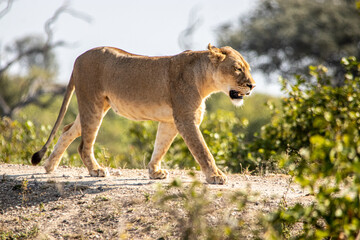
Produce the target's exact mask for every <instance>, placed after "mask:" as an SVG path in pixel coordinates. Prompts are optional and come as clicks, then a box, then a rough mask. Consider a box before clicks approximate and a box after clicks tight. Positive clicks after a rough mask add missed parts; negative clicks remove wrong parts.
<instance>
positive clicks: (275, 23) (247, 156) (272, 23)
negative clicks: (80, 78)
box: [0, 0, 360, 239]
mask: <svg viewBox="0 0 360 240" xmlns="http://www.w3.org/2000/svg"><path fill="white" fill-rule="evenodd" d="M359 8H360V3H359V1H352V0H348V1H335V0H325V1H310V0H309V1H299V0H294V1H285V0H263V1H259V3H258V6H257V8H256V9H255V10H254V11H253V12H251V13H249V15H248V16H244V17H242V18H241V19H240V20H239V23H238V24H237V25H233V24H225V25H222V26H221V27H220V28H219V32H218V34H219V45H231V46H233V47H235V48H237V49H238V50H239V51H240V52H242V53H244V55H245V56H246V58H247V59H249V62H250V64H251V65H254V68H255V66H256V67H257V68H259V70H260V71H262V72H263V73H265V74H270V75H271V76H274V75H275V74H276V75H277V76H279V75H281V76H283V77H280V83H281V85H282V96H281V97H274V96H269V95H266V94H254V95H253V96H251V97H249V98H247V99H246V101H245V105H244V106H243V107H242V108H237V109H236V108H234V107H233V106H231V103H230V101H229V100H228V99H227V98H226V96H224V95H221V94H217V95H215V96H213V97H211V98H210V99H208V101H207V109H208V111H207V114H206V116H205V119H204V121H203V123H202V127H201V129H202V132H203V134H204V137H205V140H206V142H207V143H208V146H209V148H210V150H211V152H212V153H213V154H214V157H215V159H216V160H217V164H218V165H219V166H220V167H221V168H222V169H225V170H226V171H227V172H233V173H239V172H246V173H253V174H264V173H268V172H282V173H286V174H289V175H291V176H292V179H293V181H294V182H296V183H298V184H300V185H301V186H302V187H303V188H304V189H306V190H308V191H309V192H310V194H311V195H312V196H314V199H315V200H314V202H313V204H311V205H308V206H303V205H301V204H296V205H294V206H288V205H287V203H286V199H284V201H283V202H282V203H280V204H279V207H278V209H276V210H275V211H274V212H272V213H270V214H268V215H266V216H263V218H262V221H260V223H259V225H261V231H263V233H266V234H265V235H259V238H267V239H360V231H359V229H360V220H359V219H360V128H359V126H360V112H359V108H360V62H359V59H360V28H359V24H358V23H359V20H360V13H359ZM0 20H1V19H0ZM25 40H26V41H25ZM19 41H20V40H16V41H14V45H13V46H12V47H9V48H8V51H9V56H21V57H20V58H19V61H17V62H16V64H19V65H21V66H25V67H24V68H22V69H23V72H22V73H21V74H20V73H19V74H14V73H13V72H10V71H8V69H7V67H6V66H7V65H6V64H5V65H2V66H0V70H2V69H4V71H0V86H1V87H0V101H1V102H2V104H0V106H1V110H0V112H1V115H2V119H1V123H0V131H1V135H0V161H1V162H5V163H25V164H28V163H30V157H31V154H32V153H33V152H34V151H36V150H37V149H38V148H39V146H41V145H42V143H43V142H44V141H46V138H47V136H48V134H49V131H50V130H51V125H52V124H53V122H54V121H55V118H56V114H57V111H58V109H59V105H60V102H61V97H55V96H56V95H57V94H58V93H60V92H61V87H58V88H56V87H53V89H48V90H47V91H45V90H41V89H40V90H39V89H38V90H34V88H35V87H34V82H38V83H39V82H41V81H43V82H44V81H45V82H49V86H50V85H51V86H56V85H54V84H53V83H52V82H51V79H52V76H53V74H56V64H55V62H54V59H55V56H53V55H52V54H51V47H50V48H47V49H50V50H49V52H45V53H44V52H41V51H40V52H31V51H30V50H26V51H25V50H24V49H32V48H33V47H34V46H37V44H40V45H41V44H42V46H44V44H48V46H50V45H51V44H50V42H51V41H44V40H41V38H40V39H39V38H24V39H22V41H21V44H20V43H19ZM34 42H35V43H36V44H35V45H34ZM49 44H50V45H49ZM53 45H54V44H53ZM53 45H51V46H53ZM55 45H56V44H55ZM55 45H54V46H53V47H55ZM14 46H16V47H14ZM25 47H26V48H25ZM29 52H30V53H29ZM24 53H27V54H24ZM22 54H23V56H22ZM34 54H35V55H36V54H39V56H42V57H40V58H39V57H36V58H35V57H34V56H35V55H34ZM14 59H16V58H14ZM254 63H259V64H254ZM14 64H15V63H14ZM39 79H40V80H39ZM38 83H37V85H36V84H35V86H39V84H38ZM19 86H23V87H22V88H19ZM35 93H36V94H35ZM27 98H29V99H30V100H32V99H35V100H34V101H32V102H31V103H32V104H24V101H25V100H24V99H27ZM29 99H28V101H27V102H29V101H30V100H29ZM4 102H5V104H4ZM25 102H26V101H25ZM4 106H5V107H4ZM6 106H7V107H6ZM9 109H10V110H9ZM11 109H15V110H14V111H12V110H11ZM75 116H76V100H73V102H72V103H71V106H70V109H69V111H68V113H67V115H66V118H65V120H64V122H71V121H72V120H73V119H74V118H75ZM156 126H157V124H156V123H153V122H131V121H127V120H125V119H123V118H119V117H118V116H115V114H114V113H112V112H109V113H108V115H107V116H106V118H105V120H104V122H103V124H102V127H101V130H100V133H99V137H98V140H97V143H98V144H96V149H95V156H96V158H97V159H98V160H99V162H100V163H101V164H102V165H104V166H108V167H114V168H119V167H120V168H144V167H145V166H146V165H147V162H148V161H149V159H150V156H151V151H152V148H153V142H154V139H155V133H156ZM77 144H78V143H76V142H75V143H73V144H72V147H71V148H70V149H69V150H68V152H67V154H66V155H65V156H64V159H63V161H62V164H66V165H72V166H80V165H81V160H80V158H79V156H78V155H77V153H76V147H77ZM49 152H50V151H49ZM164 164H165V166H167V168H187V169H188V168H197V167H198V166H197V164H196V163H195V161H194V159H193V157H192V156H191V154H190V153H189V151H188V150H187V147H186V146H185V144H184V142H183V141H182V139H181V138H180V137H177V138H176V140H175V141H174V143H173V144H172V147H171V148H170V150H169V152H168V153H167V155H166V157H165V161H164ZM170 187H171V188H178V189H179V190H178V191H180V192H182V193H181V194H179V195H168V194H169V193H167V192H166V189H165V190H164V189H160V190H159V192H158V196H157V198H158V201H160V202H162V203H166V202H168V201H178V202H180V204H182V206H183V208H184V209H185V211H188V212H189V214H188V215H187V217H188V218H186V219H180V220H179V221H181V222H182V223H184V226H189V221H194V222H193V224H194V226H199V227H198V228H197V229H194V228H191V227H189V228H188V229H187V231H188V232H186V233H184V234H187V235H184V239H194V237H193V236H195V235H196V236H197V235H198V234H202V235H203V236H204V239H236V237H238V236H242V233H243V232H242V231H243V229H242V227H241V226H242V225H240V227H239V226H238V227H229V226H227V225H224V228H223V229H221V230H219V231H220V232H221V231H223V232H224V234H222V235H221V236H212V235H209V234H210V233H209V232H208V231H207V227H209V226H207V225H206V224H205V223H204V222H201V221H200V222H199V221H198V219H196V218H191V216H192V215H191V214H192V213H193V212H192V209H193V208H194V206H193V205H191V204H198V205H197V206H198V208H197V210H198V211H199V212H198V214H199V216H203V215H204V214H205V213H202V212H201V209H202V207H204V206H206V202H202V201H206V199H207V197H205V195H206V190H204V188H203V186H201V184H200V183H198V182H196V181H194V182H193V185H191V186H188V187H187V188H186V187H184V186H183V185H181V183H178V182H174V183H173V185H171V186H170ZM195 188H196V189H200V190H196V191H195V190H194V189H195ZM186 191H190V192H186ZM199 192H200V193H199ZM199 194H200V195H199ZM201 194H203V195H201ZM199 196H200V197H199ZM199 199H200V200H199ZM234 201H237V203H238V204H240V207H239V209H242V208H243V207H244V206H245V205H246V198H245V197H244V196H243V195H241V199H240V200H239V199H237V200H236V199H235V200H234ZM199 219H201V218H199ZM204 221H205V220H204ZM239 223H241V221H240V220H239ZM204 224H205V225H204ZM294 229H297V230H296V231H295V230H294ZM298 229H300V230H298ZM196 231H198V232H196ZM225 232H226V234H225Z"/></svg>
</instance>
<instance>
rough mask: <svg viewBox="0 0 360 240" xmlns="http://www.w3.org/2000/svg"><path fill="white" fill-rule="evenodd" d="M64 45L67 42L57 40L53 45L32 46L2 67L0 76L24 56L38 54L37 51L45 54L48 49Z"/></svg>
mask: <svg viewBox="0 0 360 240" xmlns="http://www.w3.org/2000/svg"><path fill="white" fill-rule="evenodd" d="M63 45H65V42H63V41H59V42H56V43H54V44H51V45H44V46H43V47H36V48H31V49H29V50H27V51H25V52H22V53H20V54H19V55H18V56H16V57H15V58H14V59H12V60H10V61H9V62H7V63H6V64H5V65H4V66H3V67H1V68H0V76H1V75H2V74H3V73H4V72H5V71H6V70H8V69H9V68H10V67H11V66H12V65H13V64H15V63H17V62H19V61H20V60H21V59H22V58H23V57H26V56H29V55H32V54H36V53H41V54H45V53H46V51H49V49H54V48H56V47H59V46H63Z"/></svg>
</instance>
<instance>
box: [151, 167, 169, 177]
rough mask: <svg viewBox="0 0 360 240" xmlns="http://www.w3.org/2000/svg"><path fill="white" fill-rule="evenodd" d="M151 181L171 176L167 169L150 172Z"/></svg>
mask: <svg viewBox="0 0 360 240" xmlns="http://www.w3.org/2000/svg"><path fill="white" fill-rule="evenodd" d="M149 175H150V178H151V179H166V178H167V177H168V176H169V172H168V171H166V170H165V169H160V170H157V171H150V172H149Z"/></svg>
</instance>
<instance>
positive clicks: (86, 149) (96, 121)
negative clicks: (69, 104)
mask: <svg viewBox="0 0 360 240" xmlns="http://www.w3.org/2000/svg"><path fill="white" fill-rule="evenodd" d="M78 99H79V98H78ZM78 103H79V113H80V122H81V136H82V140H81V143H80V146H79V148H78V152H79V154H80V157H81V160H82V161H83V163H84V164H85V166H86V167H87V169H88V171H89V174H90V176H92V177H106V176H108V175H109V172H108V170H107V169H106V168H103V167H101V166H100V165H99V163H98V162H97V161H96V159H95V156H94V143H95V139H96V136H97V134H98V130H99V128H100V125H101V122H102V119H103V117H104V116H105V114H106V112H107V111H108V110H109V108H110V106H109V104H108V103H107V102H105V101H98V102H92V104H90V105H88V104H85V105H82V104H83V103H84V102H83V101H81V100H80V99H79V100H78Z"/></svg>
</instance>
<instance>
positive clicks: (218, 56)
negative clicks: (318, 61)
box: [208, 43, 226, 64]
mask: <svg viewBox="0 0 360 240" xmlns="http://www.w3.org/2000/svg"><path fill="white" fill-rule="evenodd" d="M208 49H209V58H210V60H211V62H212V63H214V64H219V63H220V62H222V61H224V59H225V58H226V55H225V54H224V53H222V52H221V51H220V49H218V48H217V47H214V46H211V44H210V43H209V45H208Z"/></svg>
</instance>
